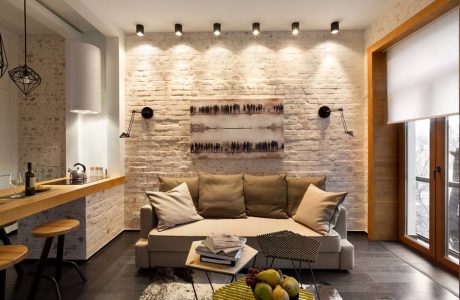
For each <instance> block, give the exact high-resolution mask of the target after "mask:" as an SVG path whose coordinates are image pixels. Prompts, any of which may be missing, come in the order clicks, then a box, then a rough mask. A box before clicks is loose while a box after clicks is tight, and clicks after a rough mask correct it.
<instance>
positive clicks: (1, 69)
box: [0, 33, 8, 78]
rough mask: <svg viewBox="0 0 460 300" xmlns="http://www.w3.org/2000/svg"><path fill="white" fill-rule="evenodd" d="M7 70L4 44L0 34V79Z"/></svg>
mask: <svg viewBox="0 0 460 300" xmlns="http://www.w3.org/2000/svg"><path fill="white" fill-rule="evenodd" d="M6 69H8V59H7V58H6V50H5V44H4V43H3V39H2V34H1V33H0V78H2V77H3V75H4V74H5V72H6Z"/></svg>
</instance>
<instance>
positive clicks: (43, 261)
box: [28, 237, 61, 300]
mask: <svg viewBox="0 0 460 300" xmlns="http://www.w3.org/2000/svg"><path fill="white" fill-rule="evenodd" d="M53 239H54V237H48V238H46V241H45V246H44V247H43V250H42V254H41V255H40V260H39V261H38V266H37V270H36V271H35V275H34V280H33V282H32V287H31V288H30V291H29V296H28V299H29V300H34V299H35V297H36V296H37V291H38V286H39V285H40V279H41V277H42V273H43V269H44V268H45V264H46V260H47V259H48V255H49V253H50V249H51V245H52V244H53ZM43 277H45V278H47V279H49V280H51V282H52V283H53V285H54V289H55V291H56V295H57V297H58V299H59V300H61V293H60V292H59V286H58V284H57V282H56V279H54V278H52V277H46V276H43Z"/></svg>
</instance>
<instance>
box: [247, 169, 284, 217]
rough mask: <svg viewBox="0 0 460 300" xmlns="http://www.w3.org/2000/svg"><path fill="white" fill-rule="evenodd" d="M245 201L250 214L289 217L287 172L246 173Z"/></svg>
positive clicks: (254, 215)
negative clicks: (275, 173)
mask: <svg viewBox="0 0 460 300" xmlns="http://www.w3.org/2000/svg"><path fill="white" fill-rule="evenodd" d="M244 201H245V203H246V213H247V215H248V216H253V217H263V218H274V219H287V218H288V215H287V214H286V174H281V175H269V176H253V175H248V174H244Z"/></svg>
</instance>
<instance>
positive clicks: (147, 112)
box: [120, 107, 153, 139]
mask: <svg viewBox="0 0 460 300" xmlns="http://www.w3.org/2000/svg"><path fill="white" fill-rule="evenodd" d="M135 114H141V115H142V117H143V118H144V119H151V118H152V117H153V109H151V108H150V107H144V108H143V109H142V110H141V111H138V110H135V109H133V110H132V111H131V120H129V126H128V131H127V132H122V133H121V135H120V138H122V139H123V138H129V137H131V128H132V127H133V121H134V115H135Z"/></svg>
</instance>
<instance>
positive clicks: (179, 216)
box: [145, 182, 203, 231]
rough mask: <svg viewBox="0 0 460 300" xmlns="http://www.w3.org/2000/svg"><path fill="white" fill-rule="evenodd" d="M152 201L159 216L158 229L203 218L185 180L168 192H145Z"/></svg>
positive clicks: (161, 229)
mask: <svg viewBox="0 0 460 300" xmlns="http://www.w3.org/2000/svg"><path fill="white" fill-rule="evenodd" d="M145 193H146V194H147V196H148V197H149V200H150V203H151V204H152V206H153V207H154V208H155V213H156V215H157V218H158V226H157V228H158V231H163V230H165V229H168V228H171V227H174V226H176V225H180V224H185V223H190V222H193V221H199V220H203V217H202V216H200V215H199V214H198V213H197V211H196V208H195V206H194V205H193V200H192V197H191V196H190V192H189V190H188V187H187V184H186V183H185V182H184V183H182V184H180V185H179V186H177V187H175V188H173V189H172V190H170V191H167V192H145Z"/></svg>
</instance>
